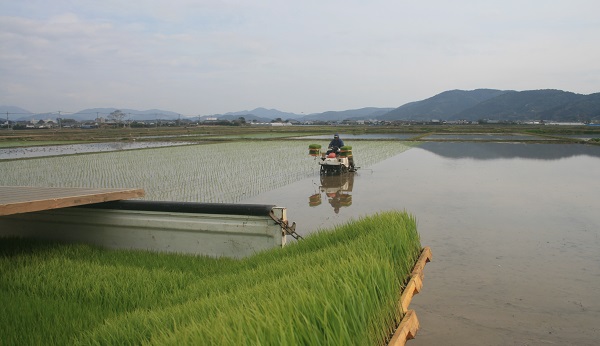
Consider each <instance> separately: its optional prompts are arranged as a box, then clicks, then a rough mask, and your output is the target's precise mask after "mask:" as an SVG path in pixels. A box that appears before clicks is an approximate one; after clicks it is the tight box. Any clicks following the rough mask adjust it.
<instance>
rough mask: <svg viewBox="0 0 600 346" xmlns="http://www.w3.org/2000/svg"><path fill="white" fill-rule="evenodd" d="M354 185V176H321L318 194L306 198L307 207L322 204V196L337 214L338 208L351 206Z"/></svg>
mask: <svg viewBox="0 0 600 346" xmlns="http://www.w3.org/2000/svg"><path fill="white" fill-rule="evenodd" d="M353 185H354V174H341V175H321V185H320V186H319V190H318V193H315V194H313V195H311V196H310V197H309V198H308V205H309V206H311V207H317V206H319V205H321V203H323V200H322V197H323V195H324V196H325V198H326V199H327V202H328V203H329V204H330V205H331V207H332V208H333V211H334V212H335V213H336V214H337V213H339V212H340V208H342V207H349V206H351V205H352V195H351V194H350V193H351V192H352V188H353Z"/></svg>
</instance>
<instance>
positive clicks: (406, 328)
mask: <svg viewBox="0 0 600 346" xmlns="http://www.w3.org/2000/svg"><path fill="white" fill-rule="evenodd" d="M418 330H419V320H418V319H417V314H416V313H415V311H414V310H408V311H407V312H406V314H405V315H404V318H403V319H402V322H400V326H399V327H398V329H397V330H396V332H395V333H394V336H393V337H392V339H391V340H390V342H389V343H388V345H389V346H404V345H405V344H406V341H407V340H411V339H414V338H415V336H417V331H418Z"/></svg>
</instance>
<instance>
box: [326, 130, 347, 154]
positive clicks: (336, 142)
mask: <svg viewBox="0 0 600 346" xmlns="http://www.w3.org/2000/svg"><path fill="white" fill-rule="evenodd" d="M343 146H344V141H343V140H341V139H340V135H338V134H337V133H336V134H335V135H333V139H332V140H331V142H329V146H328V147H327V149H328V150H327V154H329V153H331V152H333V150H334V148H337V149H339V148H341V147H343ZM336 151H337V150H336Z"/></svg>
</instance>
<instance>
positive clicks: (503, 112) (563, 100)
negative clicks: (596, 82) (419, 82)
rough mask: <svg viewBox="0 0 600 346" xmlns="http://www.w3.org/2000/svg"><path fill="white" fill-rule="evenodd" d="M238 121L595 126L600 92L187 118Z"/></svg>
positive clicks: (454, 95) (496, 94) (467, 93)
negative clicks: (547, 122)
mask: <svg viewBox="0 0 600 346" xmlns="http://www.w3.org/2000/svg"><path fill="white" fill-rule="evenodd" d="M114 110H116V108H91V109H85V110H82V111H79V112H77V113H72V114H63V115H62V117H63V118H69V119H74V120H78V121H85V120H93V119H95V118H97V117H98V116H103V117H106V116H107V115H108V114H110V113H111V112H113V111H114ZM120 110H121V111H122V112H123V113H125V114H127V115H128V119H129V120H156V119H162V120H176V119H178V118H186V117H184V116H182V115H180V114H179V113H176V112H171V111H165V110H159V109H151V110H145V111H138V110H133V109H120ZM2 114H8V115H10V118H11V120H31V119H47V118H57V117H60V114H59V113H43V114H33V113H31V112H29V111H27V110H25V109H22V108H19V107H14V106H0V119H2V118H4V117H3V116H2ZM240 117H244V119H245V120H246V121H257V122H270V121H272V120H274V119H278V118H280V119H282V120H297V121H300V122H307V121H327V122H330V121H343V120H381V121H395V120H403V121H431V120H439V121H452V120H467V121H479V120H495V121H535V120H547V121H561V122H585V121H592V122H599V121H600V93H594V94H589V95H583V94H576V93H572V92H569V91H562V90H554V89H545V90H525V91H515V90H496V89H476V90H448V91H444V92H442V93H440V94H437V95H435V96H432V97H430V98H427V99H424V100H421V101H415V102H409V103H406V104H404V105H402V106H400V107H397V108H378V107H365V108H360V109H351V110H344V111H327V112H323V113H313V114H308V115H305V114H296V113H290V112H282V111H279V110H276V109H267V108H262V107H261V108H256V109H253V110H244V111H237V112H229V113H225V114H214V115H205V116H197V117H187V118H188V119H196V118H197V119H199V120H206V119H215V118H216V119H219V120H236V119H239V118H240Z"/></svg>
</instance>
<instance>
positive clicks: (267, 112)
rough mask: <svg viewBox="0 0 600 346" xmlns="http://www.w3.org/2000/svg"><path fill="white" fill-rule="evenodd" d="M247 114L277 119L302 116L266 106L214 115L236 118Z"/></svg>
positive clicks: (223, 117) (222, 117) (220, 117)
mask: <svg viewBox="0 0 600 346" xmlns="http://www.w3.org/2000/svg"><path fill="white" fill-rule="evenodd" d="M247 115H254V116H256V117H258V118H265V119H270V120H273V119H277V118H281V119H283V120H285V119H296V118H299V117H302V115H300V114H296V113H289V112H282V111H279V110H277V109H267V108H262V107H259V108H255V109H253V110H251V111H239V112H229V113H225V114H222V115H216V117H218V118H219V119H229V118H233V117H235V118H234V119H237V118H239V117H241V116H243V117H246V116H247Z"/></svg>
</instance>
